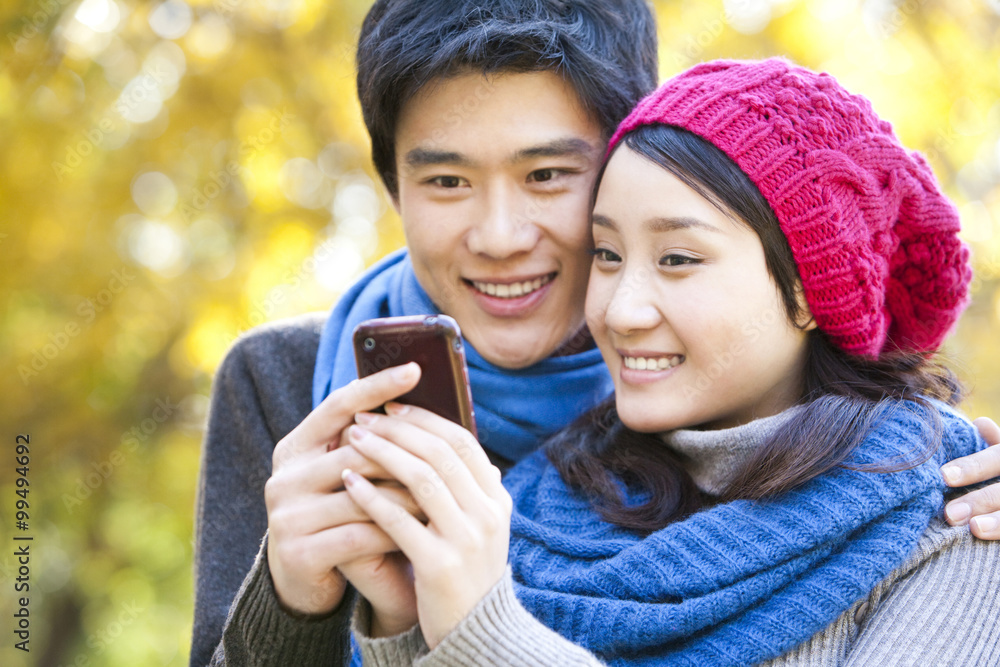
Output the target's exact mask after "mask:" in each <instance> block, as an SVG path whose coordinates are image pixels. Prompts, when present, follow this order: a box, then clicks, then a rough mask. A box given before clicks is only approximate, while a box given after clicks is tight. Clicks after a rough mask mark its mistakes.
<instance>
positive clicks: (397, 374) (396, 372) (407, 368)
mask: <svg viewBox="0 0 1000 667" xmlns="http://www.w3.org/2000/svg"><path fill="white" fill-rule="evenodd" d="M414 366H415V364H414V363H413V362H412V361H411V362H410V363H408V364H403V365H402V366H397V367H396V368H393V369H392V371H391V373H390V374H391V375H392V379H393V380H395V381H396V382H406V381H407V380H409V379H410V378H411V377H413V371H414Z"/></svg>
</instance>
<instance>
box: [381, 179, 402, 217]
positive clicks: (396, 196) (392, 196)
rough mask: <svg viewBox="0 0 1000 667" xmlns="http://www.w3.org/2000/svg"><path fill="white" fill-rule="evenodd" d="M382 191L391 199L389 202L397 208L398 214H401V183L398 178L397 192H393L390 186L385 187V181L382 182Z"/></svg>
mask: <svg viewBox="0 0 1000 667" xmlns="http://www.w3.org/2000/svg"><path fill="white" fill-rule="evenodd" d="M382 192H384V193H385V196H386V198H387V199H388V200H389V203H390V204H392V208H393V209H395V211H396V214H397V215H398V214H399V183H398V180H397V183H396V194H393V193H392V192H390V191H389V188H387V187H385V184H384V183H383V184H382Z"/></svg>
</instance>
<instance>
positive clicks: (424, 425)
mask: <svg viewBox="0 0 1000 667" xmlns="http://www.w3.org/2000/svg"><path fill="white" fill-rule="evenodd" d="M386 412H388V413H389V414H390V415H391V416H393V417H395V418H396V419H398V420H400V421H404V422H407V423H409V424H413V425H414V426H416V427H418V428H421V429H423V430H425V431H427V432H428V433H432V434H434V435H436V436H437V437H438V438H440V439H441V440H442V441H444V442H445V443H447V444H448V445H449V446H450V447H451V449H452V451H454V453H455V455H456V456H458V458H460V459H461V460H462V461H463V462H464V463H465V465H466V467H467V468H468V469H469V472H471V473H472V476H473V477H474V478H475V479H476V482H477V483H478V484H479V487H480V488H481V489H483V490H484V491H485V492H486V493H487V494H489V495H490V496H491V497H496V494H497V493H499V492H501V491H503V485H502V484H501V483H500V469H499V468H497V467H496V466H495V465H493V464H492V463H491V462H490V459H489V457H488V456H487V455H486V452H485V451H484V450H483V446H482V445H480V444H479V441H478V440H476V438H475V436H474V435H472V434H471V433H470V432H469V431H468V430H466V429H465V428H464V427H462V426H461V425H459V424H456V423H455V422H453V421H450V420H448V419H445V418H444V417H441V416H439V415H436V414H434V413H433V412H430V411H429V410H424V409H423V408H418V407H416V406H410V405H402V404H399V403H389V404H387V405H386ZM504 493H505V491H504Z"/></svg>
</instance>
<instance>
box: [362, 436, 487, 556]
mask: <svg viewBox="0 0 1000 667" xmlns="http://www.w3.org/2000/svg"><path fill="white" fill-rule="evenodd" d="M379 419H382V420H384V421H389V420H388V419H387V418H385V417H381V418H379V417H376V419H374V421H372V422H371V423H369V424H367V426H375V425H376V423H377V422H378V421H379ZM383 430H386V429H384V428H383ZM348 433H349V440H350V442H351V445H352V446H353V447H354V448H356V449H357V450H358V451H360V452H361V453H363V454H364V455H365V456H367V457H368V458H370V459H372V460H373V461H375V462H377V463H378V464H379V465H381V466H382V467H383V468H385V470H386V471H387V472H388V473H389V474H390V475H392V476H393V477H394V478H395V479H397V480H399V481H400V482H402V483H403V485H404V486H406V488H407V489H409V491H410V493H411V494H412V495H413V497H414V499H415V500H416V501H417V504H418V505H419V506H420V507H421V508H422V509H423V510H424V512H425V513H426V514H427V516H428V517H429V518H430V520H431V522H432V523H434V524H435V525H437V526H439V527H441V528H455V527H460V526H462V525H464V518H463V516H462V510H461V508H460V507H459V505H458V503H457V502H456V500H455V496H454V495H453V493H452V490H451V489H449V488H448V485H447V484H446V482H445V481H444V480H443V479H442V477H441V475H440V474H439V473H438V471H437V470H436V469H435V468H434V466H433V465H432V464H430V463H429V462H428V461H425V460H424V459H422V458H419V457H417V456H414V455H413V454H411V453H410V452H408V451H407V450H406V449H404V448H403V447H400V446H398V445H396V444H394V441H390V440H388V439H386V438H384V437H382V436H380V435H377V434H375V433H373V432H372V431H369V430H368V429H367V428H364V427H361V426H357V425H355V426H352V427H351V428H350V429H349V431H348ZM466 475H467V476H468V471H466ZM454 476H455V473H452V477H454ZM344 479H345V481H346V480H347V477H346V476H345V478H344ZM470 481H471V480H470ZM365 482H366V483H367V484H369V485H370V482H368V481H367V480H365ZM352 497H353V496H352ZM359 504H360V503H359ZM362 507H364V506H362ZM365 509H366V510H367V508H365ZM372 520H373V521H375V522H376V523H378V519H377V518H376V517H375V516H372ZM400 546H401V547H402V546H403V545H402V544H400ZM405 550H406V549H405V548H404V551H405Z"/></svg>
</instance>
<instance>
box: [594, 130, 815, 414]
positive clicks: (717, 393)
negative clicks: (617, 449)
mask: <svg viewBox="0 0 1000 667" xmlns="http://www.w3.org/2000/svg"><path fill="white" fill-rule="evenodd" d="M593 233H594V246H595V250H594V252H595V255H594V260H593V265H592V267H591V272H590V284H589V287H588V291H587V306H586V316H587V323H588V325H589V326H590V330H591V332H592V333H593V335H594V339H595V340H596V341H597V344H598V346H599V347H600V349H601V353H602V354H603V355H604V359H605V361H606V362H607V364H608V367H609V368H610V370H611V375H612V377H613V378H614V382H615V390H616V394H617V405H618V414H619V416H620V417H621V419H622V421H623V422H624V423H625V425H626V426H628V427H630V428H632V429H633V430H636V431H643V432H660V431H667V430H672V429H676V428H684V427H694V426H699V427H702V428H727V427H731V426H737V425H739V424H744V423H746V422H749V421H751V420H753V419H757V418H761V417H766V416H770V415H773V414H777V413H778V412H781V411H782V410H784V409H786V408H788V407H790V406H792V405H793V404H794V403H795V402H796V401H797V400H798V398H799V396H800V394H801V392H802V373H803V370H802V369H803V365H804V359H805V349H806V336H807V334H806V332H805V331H803V330H802V329H799V328H797V327H796V326H795V325H794V324H793V323H792V322H790V321H789V319H788V316H787V314H786V312H785V308H784V305H783V302H782V299H781V295H780V293H779V291H778V288H777V286H776V285H775V283H774V281H773V280H772V279H771V276H770V274H769V273H768V270H767V267H766V265H765V262H764V248H763V246H762V245H761V242H760V238H759V237H758V236H757V234H756V233H755V232H754V231H753V230H752V229H751V228H750V227H749V226H747V225H746V224H744V223H742V222H736V221H735V220H733V219H732V218H730V217H728V216H727V215H725V214H724V213H722V212H721V211H719V209H717V208H716V207H715V206H713V205H712V203H711V202H709V201H708V200H706V199H705V198H704V197H702V196H701V195H699V194H698V193H697V192H695V191H694V190H692V189H691V188H690V187H688V186H687V185H685V184H684V183H683V182H682V181H681V180H680V179H678V178H677V177H676V176H674V175H673V174H671V173H670V172H668V171H666V170H665V169H662V168H661V167H659V166H657V165H655V164H654V163H652V162H650V161H649V160H647V159H645V158H643V157H641V156H640V155H638V154H637V153H635V152H633V151H632V150H631V149H629V148H628V147H627V146H622V147H621V148H619V149H618V150H617V151H616V152H615V154H614V155H613V156H612V157H611V161H610V162H609V164H608V167H607V170H606V171H605V174H604V180H603V181H602V183H601V186H600V190H599V192H598V196H597V201H596V204H595V207H594V219H593ZM805 318H806V319H808V315H806V316H805Z"/></svg>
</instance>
